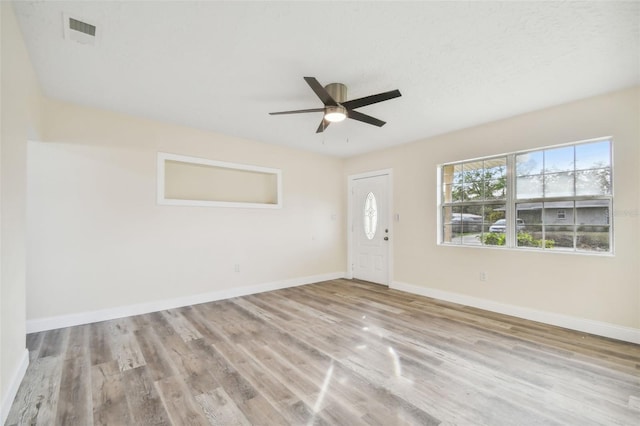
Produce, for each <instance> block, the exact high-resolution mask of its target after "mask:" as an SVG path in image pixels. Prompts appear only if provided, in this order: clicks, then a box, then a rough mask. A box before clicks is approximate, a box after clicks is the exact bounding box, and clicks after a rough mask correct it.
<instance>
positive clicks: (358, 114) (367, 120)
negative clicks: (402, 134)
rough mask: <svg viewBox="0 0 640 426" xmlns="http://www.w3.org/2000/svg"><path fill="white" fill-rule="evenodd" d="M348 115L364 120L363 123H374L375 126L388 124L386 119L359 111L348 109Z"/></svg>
mask: <svg viewBox="0 0 640 426" xmlns="http://www.w3.org/2000/svg"><path fill="white" fill-rule="evenodd" d="M347 117H349V118H352V119H354V120H358V121H362V122H363V123H367V124H373V125H374V126H378V127H382V126H384V125H385V124H386V121H382V120H378V119H377V118H374V117H372V116H370V115H367V114H363V113H361V112H358V111H351V110H350V111H348V112H347Z"/></svg>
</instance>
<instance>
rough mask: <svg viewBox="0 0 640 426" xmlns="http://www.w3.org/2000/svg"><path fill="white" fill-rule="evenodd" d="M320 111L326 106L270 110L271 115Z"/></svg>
mask: <svg viewBox="0 0 640 426" xmlns="http://www.w3.org/2000/svg"><path fill="white" fill-rule="evenodd" d="M320 111H324V108H311V109H296V110H293V111H278V112H270V113H269V115H282V114H302V113H305V112H320Z"/></svg>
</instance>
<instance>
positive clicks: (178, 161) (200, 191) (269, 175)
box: [158, 152, 282, 208]
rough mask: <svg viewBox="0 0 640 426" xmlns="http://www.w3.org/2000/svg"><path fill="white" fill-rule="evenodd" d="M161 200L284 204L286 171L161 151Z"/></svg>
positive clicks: (189, 203)
mask: <svg viewBox="0 0 640 426" xmlns="http://www.w3.org/2000/svg"><path fill="white" fill-rule="evenodd" d="M158 204H163V205H174V206H203V207H250V208H280V207H282V172H281V170H280V169H273V168H268V167H258V166H252V165H246V164H237V163H227V162H223V161H216V160H209V159H205V158H198V157H188V156H184V155H177V154H169V153H166V152H159V153H158Z"/></svg>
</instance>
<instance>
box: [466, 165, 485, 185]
mask: <svg viewBox="0 0 640 426" xmlns="http://www.w3.org/2000/svg"><path fill="white" fill-rule="evenodd" d="M462 167H463V168H462V170H463V174H464V181H465V183H466V182H473V181H476V182H478V181H480V182H481V181H482V179H483V178H484V176H483V170H484V168H483V164H482V161H473V162H471V163H464V164H463V165H462Z"/></svg>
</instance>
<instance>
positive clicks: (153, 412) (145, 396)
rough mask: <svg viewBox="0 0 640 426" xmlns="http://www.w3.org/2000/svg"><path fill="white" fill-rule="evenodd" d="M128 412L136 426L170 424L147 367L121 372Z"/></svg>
mask: <svg viewBox="0 0 640 426" xmlns="http://www.w3.org/2000/svg"><path fill="white" fill-rule="evenodd" d="M122 376H123V377H124V382H125V384H126V386H125V394H126V397H127V401H128V403H129V410H130V412H131V416H132V417H133V423H134V424H136V425H168V424H171V422H170V421H169V416H168V413H167V411H166V410H165V407H164V405H163V403H162V400H161V399H160V396H159V395H158V391H157V390H156V387H155V385H154V380H153V378H152V376H151V374H150V373H149V371H148V368H147V366H141V367H136V368H133V369H130V370H126V371H124V372H122Z"/></svg>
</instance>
